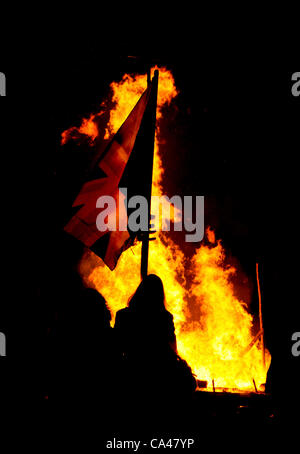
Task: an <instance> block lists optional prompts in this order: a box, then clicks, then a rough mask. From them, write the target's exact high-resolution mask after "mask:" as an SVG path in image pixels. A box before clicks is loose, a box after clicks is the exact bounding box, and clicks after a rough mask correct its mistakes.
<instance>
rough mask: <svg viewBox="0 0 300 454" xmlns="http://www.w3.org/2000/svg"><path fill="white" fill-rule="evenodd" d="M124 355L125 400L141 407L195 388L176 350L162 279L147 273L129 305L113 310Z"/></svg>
mask: <svg viewBox="0 0 300 454" xmlns="http://www.w3.org/2000/svg"><path fill="white" fill-rule="evenodd" d="M114 329H115V330H116V333H117V339H118V343H119V348H120V350H121V353H122V357H123V368H122V384H123V387H125V388H126V396H127V398H128V399H129V401H128V404H130V405H132V402H133V401H134V402H135V404H134V407H135V408H137V406H138V405H140V406H141V408H144V407H145V406H148V408H149V406H152V407H153V406H154V407H155V405H157V403H158V402H159V403H160V404H161V402H168V404H167V407H168V408H169V402H170V401H172V400H177V402H178V400H179V398H180V396H186V395H190V394H191V393H193V392H194V391H195V388H196V381H195V378H194V376H193V374H192V372H191V369H190V367H189V366H188V365H187V363H186V362H185V361H184V360H182V359H181V358H180V357H179V356H178V354H177V348H176V336H175V329H174V323H173V316H172V314H170V312H168V311H167V310H166V308H165V294H164V288H163V283H162V281H161V279H160V278H159V277H158V276H156V275H154V274H150V275H148V276H147V277H146V278H145V279H143V280H142V282H141V283H140V284H139V286H138V288H137V290H136V292H135V293H134V295H133V296H132V297H131V299H130V301H129V303H128V307H127V308H125V309H121V310H120V311H118V312H117V314H116V321H115V328H114Z"/></svg>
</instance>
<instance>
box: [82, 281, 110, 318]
mask: <svg viewBox="0 0 300 454" xmlns="http://www.w3.org/2000/svg"><path fill="white" fill-rule="evenodd" d="M82 302H83V305H84V307H82V311H83V313H82V317H83V318H84V317H85V315H86V316H87V317H88V318H89V319H90V321H91V323H95V324H99V325H102V326H110V324H109V322H110V320H111V314H110V311H109V309H108V307H107V305H106V301H105V299H104V297H103V296H102V295H101V293H99V292H97V290H95V289H93V288H86V289H85V290H84V291H83V301H82Z"/></svg>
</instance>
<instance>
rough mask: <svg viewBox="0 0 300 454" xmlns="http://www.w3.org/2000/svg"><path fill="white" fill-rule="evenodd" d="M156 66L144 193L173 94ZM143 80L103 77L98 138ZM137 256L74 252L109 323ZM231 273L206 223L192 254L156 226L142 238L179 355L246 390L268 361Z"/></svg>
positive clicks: (133, 277) (224, 384) (260, 379)
mask: <svg viewBox="0 0 300 454" xmlns="http://www.w3.org/2000/svg"><path fill="white" fill-rule="evenodd" d="M154 69H156V68H153V69H152V71H154ZM158 69H159V89H158V112H157V120H158V127H157V131H156V140H155V150H154V169H153V187H152V195H161V194H162V181H163V178H164V169H163V166H162V161H161V158H160V155H159V144H160V132H159V123H160V120H161V118H162V108H163V107H164V106H165V105H166V104H169V103H171V101H172V100H173V99H174V98H175V97H176V96H177V94H178V91H177V89H176V87H175V81H174V78H173V76H172V74H171V72H170V71H169V70H167V69H166V68H158ZM146 85H147V80H146V76H144V75H136V76H132V75H127V74H126V75H124V76H123V78H122V80H121V81H120V82H119V83H116V82H113V83H112V84H111V89H112V92H113V98H112V100H113V103H114V106H115V107H114V109H112V110H111V112H110V118H109V122H108V124H107V127H106V131H105V137H106V138H109V137H110V136H111V135H112V134H113V133H115V132H116V131H117V130H118V128H119V127H120V125H121V124H122V123H123V121H124V120H125V118H126V117H127V115H128V114H129V112H130V111H131V109H132V108H133V106H134V105H135V104H136V102H137V101H138V99H139V97H140V96H141V94H142V92H143V91H144V90H145V88H146ZM99 114H100V113H99ZM99 114H96V115H99ZM93 120H94V117H93V116H91V117H90V119H89V120H83V123H82V125H81V128H82V130H81V132H83V131H85V132H83V133H84V134H87V135H89V136H90V137H91V139H92V140H94V138H95V133H96V131H95V130H94V129H93V127H90V126H89V121H91V122H93ZM84 125H85V126H84ZM84 127H86V129H84ZM71 129H72V128H71ZM68 131H69V130H68ZM97 133H98V131H97ZM175 216H176V213H175ZM140 261H141V245H140V244H137V245H136V246H134V247H132V248H130V249H128V250H127V251H125V252H124V253H123V254H122V255H121V257H120V259H119V262H118V265H117V267H116V269H115V270H114V271H113V272H111V271H110V270H109V269H108V268H107V267H106V266H105V265H104V263H103V262H102V260H101V259H99V258H98V257H97V256H96V255H95V254H93V253H92V252H91V251H89V250H87V251H86V252H85V253H84V255H83V257H82V260H81V262H80V265H79V272H80V274H81V276H82V278H83V280H84V282H85V283H86V285H88V286H93V287H95V288H96V289H97V290H98V291H99V292H101V293H102V295H103V296H104V297H105V299H106V300H107V303H108V305H109V308H110V310H111V312H112V316H113V321H112V323H114V317H115V314H116V312H117V311H118V310H119V309H121V308H123V307H125V306H126V304H127V301H128V299H129V297H130V296H131V295H132V293H133V292H134V291H135V289H136V287H137V285H138V284H139V282H140ZM236 272H237V270H236V269H235V268H234V267H233V266H228V265H226V264H225V251H224V249H223V247H222V244H221V241H220V240H218V241H217V242H216V239H215V234H214V232H213V230H211V229H210V228H207V230H206V241H205V242H204V244H203V245H201V246H200V247H199V248H198V249H197V250H196V251H195V254H194V256H193V257H192V259H187V258H185V256H184V254H183V252H182V250H181V249H180V248H179V247H178V246H177V245H176V244H175V243H174V242H173V241H172V240H171V239H170V237H169V236H168V235H167V234H165V233H164V232H161V231H160V232H158V233H157V238H156V240H155V241H152V242H151V243H150V249H149V273H156V274H158V275H159V276H160V277H161V278H162V280H163V282H164V287H165V293H166V305H167V309H168V310H169V311H170V312H171V313H172V314H173V316H174V323H175V329H176V336H177V343H178V351H179V354H180V355H181V356H182V357H183V358H184V359H185V360H186V361H187V362H188V363H189V365H190V366H191V367H192V369H193V372H194V373H195V375H196V376H197V377H198V378H199V379H200V380H207V382H208V389H211V386H212V380H214V383H215V386H216V387H219V388H231V389H239V390H253V379H254V380H255V383H256V385H257V387H259V386H260V385H262V384H263V383H265V380H266V372H267V369H268V367H269V364H270V355H269V352H267V351H266V366H267V367H266V369H264V367H263V365H262V359H261V358H262V352H261V345H260V344H258V343H255V344H254V345H253V346H252V348H250V349H249V345H250V343H251V341H252V339H253V336H254V334H255V333H252V328H253V317H252V315H251V314H249V313H248V311H247V305H246V303H245V302H243V301H241V300H239V299H238V298H237V297H236V296H235V292H234V287H233V284H232V277H233V276H234V275H235V274H236Z"/></svg>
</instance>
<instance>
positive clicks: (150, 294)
mask: <svg viewBox="0 0 300 454" xmlns="http://www.w3.org/2000/svg"><path fill="white" fill-rule="evenodd" d="M128 306H129V307H130V308H131V309H134V310H142V311H143V310H145V311H148V310H150V311H165V310H166V308H165V292H164V286H163V283H162V280H161V279H160V278H159V277H158V276H156V275H155V274H149V275H148V276H147V277H145V279H143V280H142V282H141V283H140V285H139V286H138V288H137V289H136V291H135V293H134V294H133V296H132V297H131V299H130V301H129V303H128Z"/></svg>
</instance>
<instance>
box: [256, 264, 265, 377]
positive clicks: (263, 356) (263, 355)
mask: <svg viewBox="0 0 300 454" xmlns="http://www.w3.org/2000/svg"><path fill="white" fill-rule="evenodd" d="M256 281H257V291H258V304H259V327H260V331H261V336H260V339H261V346H262V363H263V366H264V370H265V369H266V358H265V341H264V328H263V320H262V311H261V292H260V284H259V274H258V263H256Z"/></svg>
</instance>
